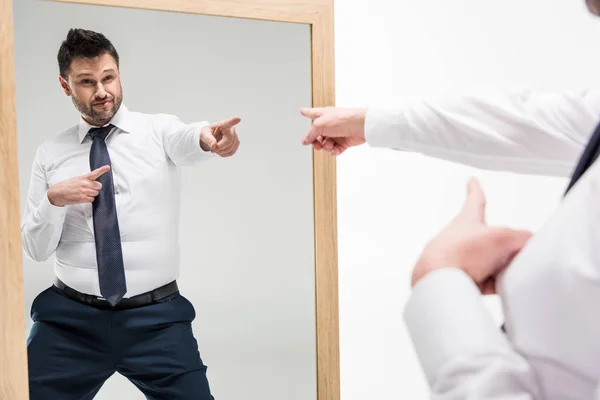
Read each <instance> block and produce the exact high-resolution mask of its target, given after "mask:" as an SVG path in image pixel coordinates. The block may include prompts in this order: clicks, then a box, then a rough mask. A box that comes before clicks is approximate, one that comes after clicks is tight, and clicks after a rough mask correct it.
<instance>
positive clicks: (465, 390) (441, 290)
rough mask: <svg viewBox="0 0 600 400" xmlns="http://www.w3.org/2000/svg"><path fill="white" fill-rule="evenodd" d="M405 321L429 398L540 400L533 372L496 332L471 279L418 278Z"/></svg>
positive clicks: (452, 274)
mask: <svg viewBox="0 0 600 400" xmlns="http://www.w3.org/2000/svg"><path fill="white" fill-rule="evenodd" d="M404 317H405V321H406V324H407V327H408V330H409V333H410V335H411V338H412V340H413V343H414V346H415V349H416V352H417V355H418V357H419V359H420V362H421V365H422V367H423V370H424V372H425V375H426V377H427V380H428V382H429V385H430V387H431V392H432V396H431V398H434V399H438V400H449V399H453V400H454V399H456V400H458V399H478V400H486V399H498V400H499V399H502V400H509V399H510V400H533V399H539V398H541V392H540V388H539V386H538V384H537V381H536V376H535V372H534V371H533V370H532V368H531V366H530V365H529V364H528V362H527V360H526V359H525V358H523V357H522V356H521V355H519V354H518V353H517V352H516V351H515V350H514V349H513V348H512V346H511V345H510V343H509V342H508V340H507V339H506V337H505V336H504V335H503V334H502V333H501V332H500V329H499V328H498V326H497V325H496V324H495V323H494V321H493V319H492V317H491V315H490V313H489V311H488V310H487V308H486V306H485V304H484V303H483V299H482V298H481V293H480V292H479V289H478V288H477V286H476V285H475V284H474V283H473V280H472V279H471V277H469V276H468V275H467V274H465V273H464V272H463V271H461V270H460V269H455V268H445V269H438V270H436V271H434V272H431V273H429V274H427V276H425V277H423V278H422V279H420V280H419V281H418V282H417V283H416V285H415V286H414V289H413V294H412V296H411V299H410V300H409V302H408V304H407V306H406V309H405V315H404Z"/></svg>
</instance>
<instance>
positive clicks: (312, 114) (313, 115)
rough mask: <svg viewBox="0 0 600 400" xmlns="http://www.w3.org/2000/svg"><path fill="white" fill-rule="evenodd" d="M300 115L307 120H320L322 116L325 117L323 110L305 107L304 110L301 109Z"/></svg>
mask: <svg viewBox="0 0 600 400" xmlns="http://www.w3.org/2000/svg"><path fill="white" fill-rule="evenodd" d="M300 114H302V115H304V116H305V117H307V118H310V119H312V120H315V119H317V118H319V117H320V116H321V115H323V109H322V108H308V107H304V108H301V109H300Z"/></svg>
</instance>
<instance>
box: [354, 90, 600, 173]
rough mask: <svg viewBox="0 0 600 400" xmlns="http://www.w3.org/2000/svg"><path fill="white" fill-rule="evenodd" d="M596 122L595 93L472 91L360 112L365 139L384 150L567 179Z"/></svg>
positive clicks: (598, 95)
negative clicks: (407, 152) (398, 107)
mask: <svg viewBox="0 0 600 400" xmlns="http://www.w3.org/2000/svg"><path fill="white" fill-rule="evenodd" d="M599 121H600V89H598V90H582V91H579V92H574V91H573V92H563V93H546V92H534V91H514V92H503V91H500V90H496V89H487V88H486V89H480V90H478V91H473V92H472V93H467V94H462V95H449V96H447V97H443V98H440V99H436V100H432V101H426V100H423V101H420V102H412V103H410V104H408V105H407V106H406V107H405V108H403V109H400V110H393V111H392V110H381V109H373V110H369V111H368V113H367V117H366V121H365V136H366V140H367V143H368V144H369V145H371V146H373V147H389V148H394V149H397V150H405V151H413V152H419V153H423V154H425V155H428V156H432V157H438V158H442V159H445V160H448V161H455V162H459V163H462V164H466V165H470V166H473V167H477V168H483V169H489V170H505V171H512V172H518V173H527V174H541V175H555V176H570V175H571V172H572V171H573V168H574V167H575V163H576V162H577V159H578V157H579V155H580V153H581V151H582V150H583V148H584V146H585V145H586V144H587V140H588V138H589V136H590V135H591V134H592V132H593V131H594V128H595V127H596V125H597V124H598V122H599Z"/></svg>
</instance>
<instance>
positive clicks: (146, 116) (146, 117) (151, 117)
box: [128, 110, 178, 121]
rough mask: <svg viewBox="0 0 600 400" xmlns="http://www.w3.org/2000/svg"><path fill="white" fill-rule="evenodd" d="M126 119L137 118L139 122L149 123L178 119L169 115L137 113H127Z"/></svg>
mask: <svg viewBox="0 0 600 400" xmlns="http://www.w3.org/2000/svg"><path fill="white" fill-rule="evenodd" d="M128 117H130V118H138V119H140V120H142V119H143V120H150V121H164V120H166V121H168V120H173V119H178V117H177V116H176V115H173V114H169V113H145V112H139V111H131V110H130V111H129V113H128Z"/></svg>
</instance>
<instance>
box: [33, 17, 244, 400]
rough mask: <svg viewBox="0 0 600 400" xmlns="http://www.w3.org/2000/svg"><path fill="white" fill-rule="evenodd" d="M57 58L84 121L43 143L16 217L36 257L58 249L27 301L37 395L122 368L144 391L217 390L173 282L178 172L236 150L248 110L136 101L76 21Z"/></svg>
mask: <svg viewBox="0 0 600 400" xmlns="http://www.w3.org/2000/svg"><path fill="white" fill-rule="evenodd" d="M57 58H58V68H59V82H60V86H61V88H62V90H63V91H64V93H65V94H66V95H67V96H70V97H71V99H72V101H73V105H74V106H75V108H76V109H77V110H78V111H79V113H80V114H81V118H80V120H79V122H77V123H76V124H75V125H74V126H72V127H71V128H69V129H67V130H65V131H64V132H62V133H60V134H58V135H54V136H51V137H49V138H48V139H47V140H46V141H45V142H44V143H43V144H42V145H41V146H40V147H39V148H38V151H37V154H36V156H35V160H34V162H33V172H32V176H31V183H30V187H29V194H28V198H27V204H26V208H25V212H24V216H23V222H22V227H21V234H22V242H23V248H24V251H25V254H26V255H27V256H28V257H29V258H31V259H33V260H35V261H44V260H47V259H48V258H49V257H50V256H52V255H55V263H54V271H55V274H56V282H55V283H54V285H52V286H51V287H49V288H48V289H46V290H45V291H43V292H42V293H41V294H39V295H38V296H37V297H36V298H35V300H34V302H33V305H32V309H31V316H32V319H33V321H34V324H33V327H32V330H31V333H30V336H29V339H28V342H27V351H28V359H29V388H30V396H31V399H32V400H51V399H56V400H58V399H61V400H68V399H73V400H86V399H92V398H94V396H95V394H96V393H97V392H98V391H99V390H100V388H101V387H102V385H103V383H104V382H105V381H106V379H108V378H109V377H110V376H111V375H113V374H114V373H115V372H118V373H120V374H122V375H124V376H126V377H127V378H128V379H129V380H130V381H131V382H132V383H133V384H134V385H135V386H137V387H138V388H139V390H141V391H142V392H143V393H144V394H145V395H146V397H147V398H149V399H155V400H158V399H164V400H189V399H196V400H210V399H213V397H212V395H211V393H210V388H209V384H208V380H207V377H206V366H205V365H204V364H203V361H202V359H201V358H200V353H199V351H198V346H197V343H196V340H195V338H194V335H193V332H192V321H193V320H194V318H195V311H194V307H193V305H192V304H191V303H190V302H189V301H188V300H187V299H186V298H185V297H184V296H183V295H182V294H180V293H179V290H178V287H177V278H178V276H179V249H178V230H179V226H178V221H179V200H180V178H179V168H181V167H186V166H196V165H201V163H202V162H203V161H206V160H208V159H210V158H211V157H213V156H215V155H216V156H220V157H229V156H232V155H234V154H235V153H236V151H237V149H238V146H239V140H238V135H237V133H236V129H235V126H236V125H237V124H238V123H239V122H240V119H239V118H232V119H230V120H228V121H223V122H220V123H215V124H209V123H205V122H199V123H193V124H189V125H188V124H185V123H183V122H181V121H180V120H179V119H178V118H177V117H175V116H173V115H166V114H157V115H149V114H143V113H139V112H134V111H130V110H128V109H127V108H126V107H125V105H124V104H123V103H122V102H123V91H122V87H121V80H120V74H119V55H118V53H117V51H116V49H115V48H114V46H113V45H112V43H111V42H110V40H108V39H107V38H106V37H105V36H104V35H103V34H101V33H98V32H93V31H89V30H83V29H71V30H70V31H69V32H68V35H67V37H66V39H65V40H64V41H63V42H62V45H61V46H60V49H59V51H58V57H57Z"/></svg>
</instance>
